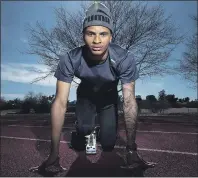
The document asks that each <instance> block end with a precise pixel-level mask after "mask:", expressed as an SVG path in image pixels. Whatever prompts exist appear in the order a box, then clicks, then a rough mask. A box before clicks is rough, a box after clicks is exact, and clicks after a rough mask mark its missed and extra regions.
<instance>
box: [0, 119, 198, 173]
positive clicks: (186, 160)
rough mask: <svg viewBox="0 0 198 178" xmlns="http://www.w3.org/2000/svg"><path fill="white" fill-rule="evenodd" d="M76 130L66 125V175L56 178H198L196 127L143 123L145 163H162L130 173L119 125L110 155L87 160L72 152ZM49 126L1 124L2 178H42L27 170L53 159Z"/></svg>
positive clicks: (141, 148)
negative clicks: (103, 177)
mask: <svg viewBox="0 0 198 178" xmlns="http://www.w3.org/2000/svg"><path fill="white" fill-rule="evenodd" d="M71 130H73V125H72V124H68V125H65V127H64V129H63V132H62V137H61V144H60V156H61V160H60V161H61V165H62V166H63V167H65V168H67V171H66V172H63V173H61V174H58V175H56V176H61V177H62V176H66V177H68V176H69V177H73V176H74V177H78V176H81V177H82V176H86V177H88V176H93V177H96V176H97V177H102V176H105V177H108V176H112V177H118V176H120V177H126V176H127V177H132V176H141V177H142V176H145V177H161V176H163V177H169V176H172V177H180V176H181V177H197V176H198V169H197V168H198V161H197V160H198V154H197V148H198V147H197V143H198V142H197V136H198V130H197V125H185V124H179V123H139V124H138V132H137V144H138V150H139V153H140V154H141V155H142V156H143V158H144V159H145V160H148V161H153V162H156V163H158V164H157V166H156V167H155V168H152V169H147V170H146V171H143V170H134V171H133V172H132V171H127V170H123V169H121V168H120V166H121V165H123V164H124V161H123V159H122V157H120V155H122V154H123V150H124V149H123V148H124V145H125V132H124V130H123V127H122V126H121V125H120V128H119V138H118V140H117V144H116V146H115V149H114V151H113V152H111V153H106V154H105V153H103V152H102V151H101V149H100V145H99V146H98V153H97V155H93V156H86V155H85V153H84V152H80V153H78V152H75V151H73V150H71V149H69V148H68V142H69V141H70V131H71ZM49 145H50V125H49V122H46V121H42V120H40V121H36V120H35V121H30V122H28V121H27V120H26V121H25V122H24V121H22V120H20V121H18V120H17V119H15V118H13V119H10V120H9V119H7V120H3V121H1V176H5V177H11V176H12V177H22V176H23V177H24V176H28V177H40V176H54V175H53V174H48V175H39V174H37V173H31V172H29V171H28V169H29V168H30V167H32V166H36V165H38V164H40V163H41V162H42V161H43V160H44V159H45V158H46V157H47V155H48V153H49Z"/></svg>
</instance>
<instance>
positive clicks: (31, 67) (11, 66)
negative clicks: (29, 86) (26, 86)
mask: <svg viewBox="0 0 198 178" xmlns="http://www.w3.org/2000/svg"><path fill="white" fill-rule="evenodd" d="M35 70H40V71H41V72H48V71H49V69H48V67H47V66H46V65H43V64H25V63H8V64H1V80H7V81H13V82H20V83H31V82H32V81H33V80H35V79H36V78H38V77H42V76H45V73H44V74H40V73H38V72H36V71H35ZM53 75H54V74H52V75H51V76H48V77H47V78H46V79H44V80H41V81H38V82H36V83H34V85H41V86H49V87H55V85H56V78H55V77H54V76H53ZM75 81H76V80H75ZM78 83H79V80H78ZM72 86H75V83H73V82H72Z"/></svg>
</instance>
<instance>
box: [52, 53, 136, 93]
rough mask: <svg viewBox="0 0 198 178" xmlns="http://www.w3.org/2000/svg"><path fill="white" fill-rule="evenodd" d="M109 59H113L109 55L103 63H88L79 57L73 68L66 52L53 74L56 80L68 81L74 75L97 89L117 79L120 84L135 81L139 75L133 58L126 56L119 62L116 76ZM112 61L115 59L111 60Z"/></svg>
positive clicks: (69, 81) (70, 80)
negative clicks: (76, 66) (79, 60)
mask: <svg viewBox="0 0 198 178" xmlns="http://www.w3.org/2000/svg"><path fill="white" fill-rule="evenodd" d="M110 60H113V59H111V56H108V58H107V59H106V60H105V61H104V62H103V63H101V64H97V65H90V64H89V62H88V61H87V60H85V59H84V58H81V62H80V64H79V67H78V68H77V69H76V70H75V69H74V65H73V63H72V59H71V58H70V57H69V55H68V54H67V55H65V56H64V57H63V58H61V59H60V62H59V64H58V67H57V70H56V72H55V74H54V76H55V77H56V78H57V79H58V80H60V81H63V82H68V83H71V82H72V80H73V77H74V76H76V77H78V78H79V79H81V81H82V82H83V81H86V82H88V83H89V82H90V84H92V85H93V86H94V88H98V90H99V89H100V88H101V87H102V86H103V85H108V83H109V84H110V83H112V82H115V81H116V80H117V79H119V80H120V81H121V84H125V83H129V82H131V81H135V80H136V79H137V78H138V77H139V75H138V70H137V67H136V63H135V60H134V59H133V58H131V57H128V58H126V59H124V60H123V61H122V62H121V64H120V65H119V67H118V68H117V71H118V76H117V77H118V78H116V77H115V76H114V75H113V73H112V70H111V69H110ZM112 62H115V61H114V60H113V61H112Z"/></svg>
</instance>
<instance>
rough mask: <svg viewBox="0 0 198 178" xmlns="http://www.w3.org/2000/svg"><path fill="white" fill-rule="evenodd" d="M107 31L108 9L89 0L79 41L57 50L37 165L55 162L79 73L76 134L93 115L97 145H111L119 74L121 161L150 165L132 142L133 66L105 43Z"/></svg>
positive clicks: (89, 127) (90, 125) (87, 127)
mask: <svg viewBox="0 0 198 178" xmlns="http://www.w3.org/2000/svg"><path fill="white" fill-rule="evenodd" d="M112 34H113V23H112V19H111V15H110V11H109V9H108V8H107V7H106V6H104V5H103V4H101V3H94V4H93V5H91V6H90V7H89V8H88V10H87V12H86V18H85V19H84V22H83V39H84V42H85V45H83V46H80V47H78V48H75V49H73V50H71V51H70V52H68V53H67V54H66V55H65V56H63V57H62V58H61V59H60V62H59V64H58V67H57V70H56V72H55V75H54V76H55V77H56V78H57V87H56V97H55V100H54V102H53V104H52V109H51V122H52V138H51V153H50V155H49V157H48V159H47V160H46V161H45V162H44V163H43V164H42V165H41V166H40V167H39V168H41V167H42V168H46V167H48V166H49V165H53V164H55V163H57V165H59V164H58V162H59V156H58V155H59V143H60V135H61V129H62V126H63V123H64V118H65V112H66V110H67V101H68V96H69V91H70V86H71V82H72V80H73V77H74V76H76V77H78V78H80V79H81V83H80V85H79V87H78V89H77V103H76V117H77V128H78V129H77V132H78V134H79V135H81V137H84V136H86V135H89V134H90V133H91V132H92V131H93V129H94V127H95V117H96V115H97V116H98V118H99V124H100V143H101V146H102V149H103V151H111V150H112V149H113V148H114V145H115V142H116V135H117V121H118V113H117V111H118V108H117V101H118V91H117V85H118V81H119V80H120V81H121V84H122V91H123V98H124V104H123V109H124V119H125V125H126V136H127V144H126V151H127V155H126V158H127V159H126V160H127V165H128V166H129V167H131V168H133V167H135V166H137V165H139V166H143V167H145V168H148V167H153V166H154V164H153V163H149V162H145V161H144V160H143V159H142V158H141V157H140V156H139V155H138V153H137V146H136V143H135V137H136V129H137V116H138V108H137V103H136V99H135V80H136V79H137V78H138V71H137V67H136V64H135V60H134V58H133V56H132V54H131V53H129V52H128V51H126V50H124V49H122V48H121V47H119V46H118V45H115V44H111V40H112ZM126 35H127V34H126ZM59 166H60V165H59ZM37 168H38V167H37Z"/></svg>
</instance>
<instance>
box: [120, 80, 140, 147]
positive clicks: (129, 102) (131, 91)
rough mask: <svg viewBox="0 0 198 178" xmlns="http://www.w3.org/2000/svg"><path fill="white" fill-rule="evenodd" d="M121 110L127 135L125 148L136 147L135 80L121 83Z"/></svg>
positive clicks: (136, 107)
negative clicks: (122, 99) (122, 101)
mask: <svg viewBox="0 0 198 178" xmlns="http://www.w3.org/2000/svg"><path fill="white" fill-rule="evenodd" d="M122 92H123V98H124V103H123V110H124V119H125V127H126V135H127V148H128V149H136V144H135V137H136V129H137V117H138V106H137V102H136V99H135V82H131V83H127V84H123V86H122Z"/></svg>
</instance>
